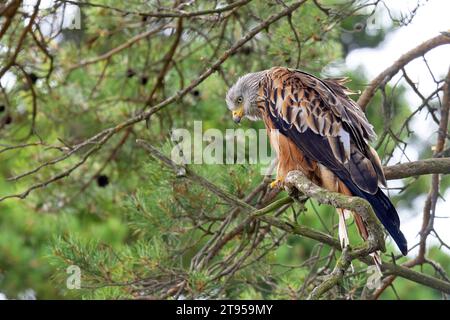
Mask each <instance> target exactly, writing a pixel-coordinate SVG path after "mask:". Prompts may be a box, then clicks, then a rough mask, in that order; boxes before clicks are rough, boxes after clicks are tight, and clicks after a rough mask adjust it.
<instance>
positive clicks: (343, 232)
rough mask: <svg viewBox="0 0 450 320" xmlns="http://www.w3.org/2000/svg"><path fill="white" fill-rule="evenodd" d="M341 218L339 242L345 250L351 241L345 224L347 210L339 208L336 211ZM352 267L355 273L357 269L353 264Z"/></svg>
mask: <svg viewBox="0 0 450 320" xmlns="http://www.w3.org/2000/svg"><path fill="white" fill-rule="evenodd" d="M336 210H337V212H338V216H339V227H338V233H339V242H340V244H341V248H342V249H345V248H346V247H348V246H349V245H350V240H349V239H348V232H347V225H346V224H345V220H346V217H345V210H343V209H340V208H337V209H336ZM350 267H351V268H352V272H355V269H354V267H353V264H352V263H350Z"/></svg>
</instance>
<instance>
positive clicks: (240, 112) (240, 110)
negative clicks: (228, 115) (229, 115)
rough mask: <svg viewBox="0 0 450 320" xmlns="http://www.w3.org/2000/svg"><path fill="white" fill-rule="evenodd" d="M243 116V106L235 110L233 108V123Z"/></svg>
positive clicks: (239, 120)
mask: <svg viewBox="0 0 450 320" xmlns="http://www.w3.org/2000/svg"><path fill="white" fill-rule="evenodd" d="M243 116H244V106H241V107H239V108H238V109H236V110H233V121H234V122H235V123H239V122H241V119H242V117H243Z"/></svg>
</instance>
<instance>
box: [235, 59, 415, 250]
mask: <svg viewBox="0 0 450 320" xmlns="http://www.w3.org/2000/svg"><path fill="white" fill-rule="evenodd" d="M344 83H345V80H344V79H325V80H321V79H318V78H316V77H315V76H313V75H310V74H308V73H305V72H302V71H299V70H293V69H288V68H282V67H274V68H272V69H270V70H265V71H261V72H255V73H249V74H247V75H245V76H243V77H241V78H239V79H238V81H237V82H236V84H234V85H233V86H232V87H231V88H230V90H229V91H228V93H227V96H226V102H227V105H228V108H229V109H230V110H231V111H232V112H233V120H234V121H235V122H240V120H241V118H243V117H247V118H249V119H250V120H253V121H255V120H258V119H262V120H263V121H264V124H265V126H266V129H267V132H268V135H269V138H270V142H271V145H272V147H273V148H274V149H275V150H276V152H277V155H278V170H277V179H276V180H275V181H274V183H272V185H277V184H281V183H282V182H283V179H284V178H285V177H286V175H287V173H288V172H289V171H292V170H300V171H301V172H303V174H305V176H306V177H308V179H310V180H311V181H312V182H314V183H315V184H317V185H319V186H320V187H323V188H325V189H328V190H330V191H334V192H339V193H342V194H345V195H351V196H357V197H361V198H363V199H366V200H367V201H368V202H369V203H370V204H371V205H372V207H373V209H374V211H375V213H376V215H377V217H378V219H379V220H380V221H381V223H382V224H383V225H384V227H385V228H386V229H387V231H388V232H389V234H390V235H391V236H392V238H393V239H394V240H395V242H396V243H397V246H398V247H399V249H400V251H401V252H402V253H403V254H404V255H406V254H407V252H408V249H407V243H406V239H405V237H404V235H403V234H402V232H401V231H400V219H399V217H398V214H397V211H396V210H395V208H394V206H393V205H392V203H391V201H390V200H389V198H388V197H387V196H386V195H385V194H384V193H383V191H381V189H380V187H379V185H384V186H386V179H385V177H384V174H383V169H382V167H381V162H380V159H379V157H378V155H377V153H376V151H375V150H374V149H373V148H371V147H370V146H369V144H368V141H372V140H373V139H375V137H376V135H375V132H374V130H373V127H372V125H371V124H370V123H369V122H368V120H367V118H366V116H365V115H364V113H363V111H362V110H361V109H360V107H359V106H358V105H357V104H356V103H355V102H354V101H353V100H351V99H350V98H349V97H348V96H347V94H348V93H350V91H349V90H348V89H347V88H346V87H345V86H344ZM338 213H339V236H340V238H341V244H342V246H344V247H345V246H346V245H348V236H347V231H346V228H345V217H344V210H341V209H338ZM353 216H354V220H355V222H356V225H357V227H358V231H359V233H360V234H361V236H362V237H363V238H364V239H365V240H366V239H367V237H368V233H367V228H366V226H365V225H364V222H363V220H362V218H361V217H360V216H359V215H357V214H356V213H353Z"/></svg>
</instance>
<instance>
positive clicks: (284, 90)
mask: <svg viewBox="0 0 450 320" xmlns="http://www.w3.org/2000/svg"><path fill="white" fill-rule="evenodd" d="M266 77H267V78H266V80H265V81H264V83H263V86H262V87H261V90H262V91H263V92H262V94H263V96H264V101H265V104H266V105H265V109H266V111H267V113H268V115H269V117H270V119H271V121H272V122H273V123H274V125H275V127H276V128H277V129H279V130H280V131H281V132H282V133H283V134H285V135H286V136H288V137H289V138H291V139H292V140H293V141H294V143H295V144H296V145H297V147H299V148H300V150H301V151H302V152H303V153H304V154H305V155H307V156H308V157H309V158H310V159H312V160H315V161H318V162H319V163H321V164H323V165H325V166H326V167H328V168H329V169H330V170H332V171H333V172H335V173H337V172H339V173H340V174H341V175H342V174H343V175H346V176H348V175H349V176H350V178H351V180H352V181H353V182H354V183H355V184H356V185H357V186H358V187H359V188H360V189H361V190H363V191H365V192H368V193H370V194H374V193H376V192H377V190H378V183H379V182H381V183H383V182H384V181H385V179H384V175H383V171H382V169H381V165H380V162H379V161H377V159H378V158H377V156H376V153H374V152H372V150H371V149H370V147H369V146H368V145H367V142H366V141H367V140H370V139H372V138H374V137H375V133H374V131H373V128H372V126H371V125H370V124H369V122H368V121H367V119H366V117H365V115H364V113H363V112H362V111H361V110H360V108H359V107H358V106H357V105H356V103H355V102H353V101H352V100H351V99H350V98H348V96H347V91H346V88H345V87H344V86H343V83H342V81H341V80H332V79H329V80H320V79H318V78H316V77H314V76H312V75H310V74H307V73H304V72H301V71H298V70H291V69H287V68H273V69H271V70H270V72H268V73H267V76H266Z"/></svg>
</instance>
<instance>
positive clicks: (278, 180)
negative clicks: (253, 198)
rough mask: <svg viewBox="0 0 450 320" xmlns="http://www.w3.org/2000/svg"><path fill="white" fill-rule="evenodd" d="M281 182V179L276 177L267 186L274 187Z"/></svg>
mask: <svg viewBox="0 0 450 320" xmlns="http://www.w3.org/2000/svg"><path fill="white" fill-rule="evenodd" d="M282 183H283V179H280V178H277V179H275V180H274V181H272V182H271V183H270V184H269V187H270V188H272V189H274V188H277V187H280V186H281V184H282Z"/></svg>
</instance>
